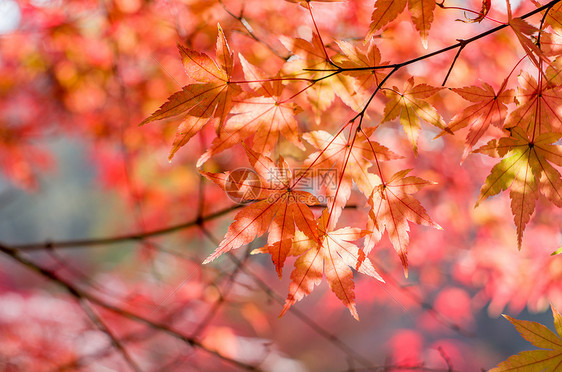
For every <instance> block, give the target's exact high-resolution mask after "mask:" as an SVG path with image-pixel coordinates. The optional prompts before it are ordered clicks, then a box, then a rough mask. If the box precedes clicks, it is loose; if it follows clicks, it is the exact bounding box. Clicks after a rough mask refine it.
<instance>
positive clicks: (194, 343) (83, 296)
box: [0, 243, 261, 371]
mask: <svg viewBox="0 0 562 372" xmlns="http://www.w3.org/2000/svg"><path fill="white" fill-rule="evenodd" d="M0 252H2V253H4V254H5V255H6V256H8V257H10V258H12V259H13V260H14V261H16V262H18V263H19V264H21V265H23V266H25V267H27V268H28V269H30V270H32V271H34V272H36V273H38V274H39V275H41V276H43V277H44V278H47V279H49V280H51V281H53V282H55V283H57V284H58V285H60V286H61V287H63V288H65V289H66V290H67V291H68V292H69V293H70V294H71V295H72V296H73V297H74V298H76V299H77V300H88V301H89V302H91V303H92V304H95V305H98V306H100V307H102V308H104V309H106V310H108V311H110V312H113V313H115V314H117V315H119V316H122V317H124V318H128V319H130V320H133V321H135V322H137V323H140V324H144V325H145V326H147V327H149V328H152V329H155V330H159V331H161V332H163V333H166V334H167V335H169V336H172V337H174V338H177V339H179V340H181V341H183V342H185V343H186V344H188V345H189V346H191V347H194V348H198V349H201V350H203V351H205V352H207V353H209V354H211V355H214V356H215V357H217V358H219V359H221V360H223V361H225V362H227V363H229V364H232V365H234V366H236V367H239V368H243V369H245V370H248V371H260V370H261V369H260V368H259V367H256V366H253V365H249V364H246V363H243V362H240V361H238V360H236V359H232V358H229V357H227V356H225V355H223V354H221V353H219V352H217V351H214V350H211V349H208V348H207V347H206V346H204V345H203V344H202V343H201V342H199V341H198V340H196V339H195V338H193V337H189V336H186V335H184V334H182V333H180V332H178V331H175V330H174V329H172V328H171V327H169V326H168V325H166V324H163V323H160V322H157V321H152V320H150V319H147V318H145V317H143V316H140V315H138V314H135V313H133V312H130V311H128V310H125V309H122V308H119V307H117V306H115V305H111V304H109V303H107V302H105V301H104V300H102V299H101V298H99V297H97V296H95V295H93V294H91V293H89V292H86V291H83V290H81V289H80V288H78V287H76V286H75V285H74V284H72V283H70V282H68V281H67V280H66V279H64V278H62V277H61V276H59V275H58V274H56V273H54V272H52V271H49V270H47V269H45V268H44V267H42V266H39V265H37V264H36V263H34V262H33V261H31V260H29V259H28V258H26V257H24V256H23V255H22V254H21V253H20V252H18V251H17V250H16V249H13V248H11V247H8V246H6V245H4V244H2V243H0Z"/></svg>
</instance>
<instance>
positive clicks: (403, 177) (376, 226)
mask: <svg viewBox="0 0 562 372" xmlns="http://www.w3.org/2000/svg"><path fill="white" fill-rule="evenodd" d="M410 171H411V169H405V170H402V171H399V172H397V173H395V174H394V175H393V176H392V178H391V179H390V181H388V182H380V181H379V184H378V185H377V186H375V188H374V189H373V192H372V194H371V197H370V198H369V205H370V207H371V210H370V211H369V223H368V224H367V229H369V230H370V231H372V233H371V234H370V235H368V236H367V238H366V239H365V252H366V253H367V254H368V253H369V252H370V251H371V249H372V248H373V247H374V245H375V243H376V242H378V241H379V240H380V239H381V237H382V234H383V233H384V232H385V231H387V232H388V237H389V238H390V242H391V243H392V245H393V246H394V249H395V250H396V251H397V252H398V254H399V256H400V260H401V261H402V266H403V267H404V273H405V275H406V276H408V258H407V246H408V243H409V241H410V237H409V235H408V232H409V231H410V228H409V225H408V221H412V222H415V223H417V224H420V225H425V226H432V227H435V228H436V229H439V230H441V229H442V228H441V226H439V225H438V224H436V223H435V222H433V220H432V219H431V217H429V215H428V214H427V212H426V210H425V209H424V208H423V207H422V205H421V204H420V202H419V201H418V200H417V199H415V198H414V197H412V196H411V194H413V193H415V192H418V191H419V190H421V189H422V188H423V187H425V186H427V185H432V184H434V182H430V181H426V180H424V179H422V178H419V177H415V176H408V177H407V175H408V173H409V172H410Z"/></svg>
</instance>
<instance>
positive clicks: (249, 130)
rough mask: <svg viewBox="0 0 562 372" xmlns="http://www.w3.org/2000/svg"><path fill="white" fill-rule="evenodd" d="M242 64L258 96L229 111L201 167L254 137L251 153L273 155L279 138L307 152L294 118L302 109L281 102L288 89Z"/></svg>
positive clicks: (293, 104)
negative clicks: (281, 137) (223, 152)
mask: <svg viewBox="0 0 562 372" xmlns="http://www.w3.org/2000/svg"><path fill="white" fill-rule="evenodd" d="M240 61H241V63H242V67H243V68H244V74H245V76H246V79H247V81H249V82H252V83H250V85H251V86H252V87H254V88H255V89H256V94H259V95H258V96H253V95H250V97H249V98H247V99H245V100H243V101H240V102H237V103H234V107H233V108H232V110H231V111H230V113H231V114H233V116H231V117H230V118H229V119H228V120H227V121H226V123H225V124H224V125H223V126H222V127H221V128H220V130H219V132H218V137H217V138H215V139H214V140H213V143H212V144H211V147H210V148H209V149H207V151H206V152H205V153H204V154H203V155H202V156H201V157H200V158H199V160H198V162H197V166H198V167H200V166H201V165H202V164H203V163H204V162H205V161H207V160H208V159H209V158H210V157H211V156H213V155H215V154H217V153H219V152H221V151H223V150H226V149H227V148H229V147H232V146H234V145H235V144H237V143H241V142H242V141H243V140H245V139H246V138H248V137H250V136H253V144H252V150H253V151H255V152H257V153H260V154H264V155H268V154H270V153H271V150H272V149H273V148H274V147H275V146H276V145H277V141H278V140H279V135H280V134H282V135H283V136H284V137H285V138H287V139H288V140H289V141H291V142H292V143H294V144H295V145H296V146H297V147H299V148H300V149H302V150H304V146H303V145H302V143H301V142H300V139H299V133H298V123H297V121H296V119H295V114H297V113H299V112H300V111H302V109H301V108H300V107H299V106H298V105H296V104H295V103H291V102H284V101H282V100H281V95H282V93H283V89H284V87H285V86H284V85H283V83H282V81H281V79H273V80H272V81H268V80H267V79H265V78H264V74H263V73H262V72H261V71H259V70H258V69H257V68H256V67H255V66H252V65H251V64H250V63H248V62H247V61H246V59H245V58H244V57H243V56H242V55H240Z"/></svg>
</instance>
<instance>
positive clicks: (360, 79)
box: [334, 39, 388, 95]
mask: <svg viewBox="0 0 562 372" xmlns="http://www.w3.org/2000/svg"><path fill="white" fill-rule="evenodd" d="M336 43H337V44H338V47H339V48H340V50H341V51H342V54H338V55H336V56H334V62H336V63H337V64H338V66H340V67H342V68H347V69H356V68H365V67H376V66H385V65H388V62H381V52H380V51H379V48H377V46H376V45H375V42H374V41H373V39H371V40H370V41H369V44H368V46H367V50H363V49H361V48H358V47H356V46H354V45H353V44H351V43H349V42H347V41H336ZM344 73H345V74H346V75H349V76H352V77H354V78H355V80H356V82H357V84H356V87H357V89H358V90H360V91H359V94H361V95H365V94H366V93H365V92H366V91H368V90H369V88H371V87H373V86H378V85H379V83H380V82H381V81H382V80H383V78H384V76H385V74H384V73H383V72H382V70H381V69H373V70H367V69H365V70H350V71H345V72H344Z"/></svg>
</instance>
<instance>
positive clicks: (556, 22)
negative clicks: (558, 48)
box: [537, 3, 562, 31]
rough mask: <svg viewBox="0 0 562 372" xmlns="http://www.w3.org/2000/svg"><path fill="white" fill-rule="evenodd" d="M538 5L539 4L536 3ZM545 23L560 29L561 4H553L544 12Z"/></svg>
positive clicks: (561, 20)
mask: <svg viewBox="0 0 562 372" xmlns="http://www.w3.org/2000/svg"><path fill="white" fill-rule="evenodd" d="M537 6H539V7H540V4H537ZM545 23H546V24H548V25H550V27H552V28H553V29H554V30H556V31H562V4H561V3H558V4H555V5H554V6H553V7H552V8H550V9H549V10H548V12H547V14H546V18H545Z"/></svg>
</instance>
